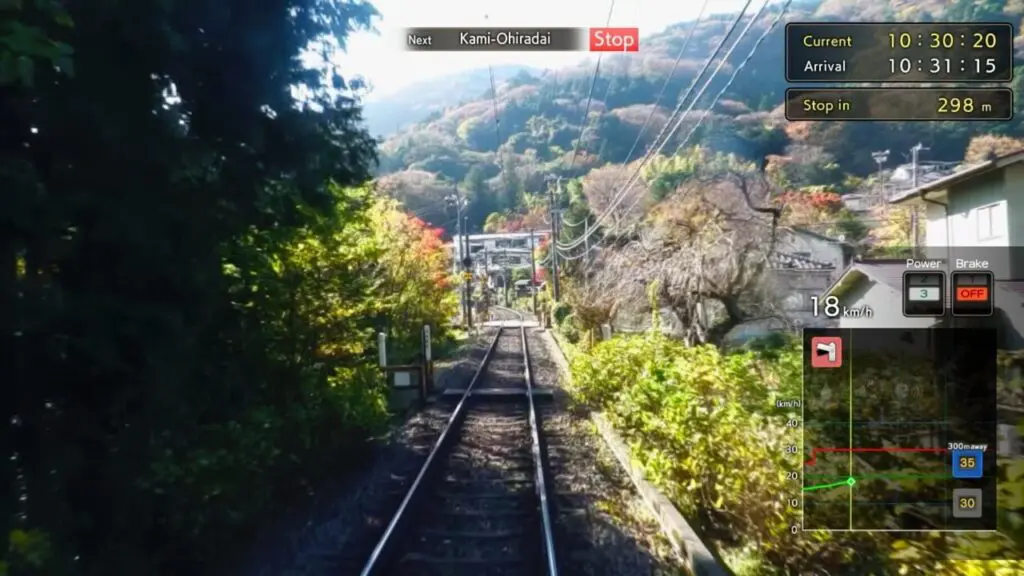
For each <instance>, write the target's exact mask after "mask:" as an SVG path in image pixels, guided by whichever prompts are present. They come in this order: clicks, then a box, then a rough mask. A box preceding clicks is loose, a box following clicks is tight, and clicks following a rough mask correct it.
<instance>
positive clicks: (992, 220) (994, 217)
mask: <svg viewBox="0 0 1024 576" xmlns="http://www.w3.org/2000/svg"><path fill="white" fill-rule="evenodd" d="M998 210H999V204H992V205H990V206H982V207H981V208H978V209H977V213H978V240H991V239H993V238H998V237H999V220H998V217H999V212H998Z"/></svg>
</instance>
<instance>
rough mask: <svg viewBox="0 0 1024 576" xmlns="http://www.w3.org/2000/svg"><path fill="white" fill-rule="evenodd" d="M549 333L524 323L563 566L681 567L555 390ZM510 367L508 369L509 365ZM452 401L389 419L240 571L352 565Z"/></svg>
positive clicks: (465, 377)
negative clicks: (347, 473)
mask: <svg viewBox="0 0 1024 576" xmlns="http://www.w3.org/2000/svg"><path fill="white" fill-rule="evenodd" d="M493 335H494V332H493V329H489V330H485V333H484V334H481V336H480V337H479V338H477V339H476V341H475V342H473V343H472V344H471V345H468V346H466V347H465V348H464V349H463V350H461V351H460V354H459V358H457V360H456V361H455V362H452V363H449V365H448V366H446V367H445V368H444V370H443V371H439V374H438V376H439V378H438V388H445V387H462V386H465V385H466V384H468V383H469V380H470V378H471V377H472V375H473V373H474V372H475V371H476V368H477V366H478V365H479V362H480V360H481V359H482V358H483V355H484V352H485V351H486V348H487V345H488V344H490V342H491V340H492V338H493ZM549 339H550V335H548V334H545V333H543V332H542V331H540V330H538V329H535V328H528V329H527V341H528V344H529V348H530V355H531V358H530V360H531V366H530V367H531V371H532V373H533V378H534V383H535V385H537V386H538V387H547V388H553V389H555V390H556V395H555V401H554V402H551V401H540V402H538V409H539V410H540V414H539V420H540V423H541V426H542V429H543V434H544V436H545V437H546V440H547V450H548V461H549V464H550V477H549V480H548V481H549V482H550V484H551V487H550V491H551V493H552V500H553V503H554V510H553V512H554V516H555V525H556V533H555V539H556V540H555V541H556V549H557V550H558V551H559V557H558V564H559V568H560V572H561V573H562V574H567V575H568V574H571V575H587V576H605V575H608V576H611V575H616V576H640V575H645V576H647V575H667V574H685V573H686V572H685V570H684V568H683V567H682V566H683V565H682V562H681V561H680V560H679V559H678V558H677V557H676V556H675V555H674V554H673V552H672V548H671V546H670V545H669V543H668V541H667V540H666V539H665V538H664V537H663V536H662V534H661V531H660V529H659V526H658V524H657V523H656V522H655V520H654V518H653V517H652V516H651V514H650V512H649V511H648V510H647V508H645V506H644V504H643V501H642V500H641V498H640V497H639V495H638V494H637V493H636V491H635V490H634V488H633V485H632V484H631V482H630V480H629V478H628V476H627V475H626V474H625V472H624V471H623V470H622V469H621V467H620V466H619V464H618V462H617V461H616V460H615V458H614V456H613V455H612V453H611V452H610V451H609V449H608V448H607V446H605V444H604V442H603V441H602V440H601V439H600V438H599V437H598V436H597V435H596V434H595V433H594V431H593V427H592V424H591V423H590V422H589V420H588V419H587V418H586V417H585V416H583V415H576V414H572V413H570V411H569V403H568V400H567V398H565V397H564V395H563V394H561V393H560V391H559V390H558V387H559V379H560V371H559V368H558V364H557V363H556V361H555V360H554V358H553V354H555V353H556V352H555V351H553V349H552V346H553V344H551V343H550V342H547V341H546V340H549ZM494 368H497V369H498V371H499V373H500V372H505V371H506V370H502V368H503V367H501V366H495V367H494ZM502 375H503V376H504V375H505V374H502ZM507 376H513V374H511V370H509V373H508V374H507ZM499 378H500V377H499ZM450 410H451V406H450V405H446V404H444V403H438V404H430V405H428V406H427V407H426V408H425V409H424V410H422V411H420V412H417V413H415V414H414V415H412V416H411V417H409V418H408V419H407V420H405V421H404V422H402V423H400V424H398V425H396V426H395V427H394V428H393V430H392V432H391V433H390V434H389V436H388V437H387V438H386V439H383V440H381V441H380V442H379V446H378V447H377V449H376V455H375V457H374V458H373V460H372V461H371V462H370V464H369V465H367V466H366V469H365V470H363V471H361V472H359V473H356V474H354V475H353V476H352V477H350V478H348V479H346V480H345V481H344V482H339V485H338V486H335V487H332V488H331V489H330V490H324V491H323V492H322V494H321V496H320V498H319V501H318V504H317V505H316V506H315V507H314V509H312V510H310V511H308V513H304V514H303V515H301V517H299V518H298V519H297V520H290V521H288V522H287V525H285V524H286V523H284V522H282V525H281V526H280V527H278V528H277V529H276V530H275V531H274V534H273V536H272V537H270V538H267V539H265V540H264V541H263V542H262V543H261V544H260V545H259V546H258V547H257V548H256V549H254V551H253V554H252V555H251V557H250V562H249V565H248V566H247V567H246V569H245V570H244V571H241V573H242V574H245V575H246V576H299V575H324V576H326V575H328V574H329V575H331V576H337V575H339V574H340V575H348V574H353V575H355V574H359V572H360V570H361V568H362V566H363V564H364V563H365V561H366V559H367V558H368V556H369V554H370V552H371V551H372V549H373V547H374V545H375V544H376V543H377V541H378V539H379V538H380V536H381V534H382V533H383V531H384V529H385V527H386V526H387V523H388V522H389V521H390V519H391V517H392V515H393V514H394V511H395V510H396V509H397V507H398V505H399V503H400V502H401V499H402V497H403V496H404V494H405V491H406V490H407V489H408V487H409V485H410V484H411V482H412V480H413V478H414V477H415V474H416V472H417V471H418V469H419V467H420V466H421V465H422V463H423V461H424V460H425V458H426V455H427V453H428V452H429V450H430V448H431V446H432V445H433V443H434V441H435V440H436V438H437V436H438V434H439V433H440V431H441V429H442V428H443V426H444V424H445V423H446V421H447V419H448V416H449V415H450ZM340 457H343V456H340ZM410 576H414V575H412V574H411V575H410Z"/></svg>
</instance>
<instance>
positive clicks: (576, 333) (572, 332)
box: [558, 314, 580, 344]
mask: <svg viewBox="0 0 1024 576" xmlns="http://www.w3.org/2000/svg"><path fill="white" fill-rule="evenodd" d="M558 332H559V334H561V335H562V337H564V338H565V339H566V340H567V341H568V342H569V343H570V344H578V343H579V341H580V327H579V321H578V320H577V319H576V316H575V315H574V314H568V315H567V316H565V318H563V319H562V321H561V322H559V323H558Z"/></svg>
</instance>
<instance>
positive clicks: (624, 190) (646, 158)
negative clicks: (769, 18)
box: [560, 0, 770, 250]
mask: <svg viewBox="0 0 1024 576" xmlns="http://www.w3.org/2000/svg"><path fill="white" fill-rule="evenodd" d="M752 1H753V0H747V2H746V3H745V4H744V5H743V9H742V10H741V11H740V13H739V14H738V15H737V16H736V19H735V20H734V21H733V23H732V25H731V26H730V27H729V30H728V31H727V32H726V34H725V35H724V36H723V37H722V40H721V42H719V43H718V46H717V47H716V48H715V51H714V52H713V53H712V54H711V56H709V57H708V59H707V61H706V62H705V63H704V67H703V68H702V69H701V71H700V73H699V74H697V76H695V77H694V79H693V82H691V83H690V86H689V87H688V88H687V91H686V93H685V94H684V95H683V97H682V98H681V99H680V100H679V103H678V104H677V105H676V107H675V109H674V110H673V111H672V114H671V115H670V116H669V118H668V121H667V122H666V123H665V126H664V127H662V129H661V132H659V133H658V135H657V136H656V137H655V139H654V142H655V143H657V142H658V141H661V144H660V145H658V146H652V147H651V148H650V149H649V150H648V151H647V153H646V154H645V155H644V158H643V160H641V161H640V164H639V165H638V166H637V167H636V171H635V172H634V173H633V175H632V176H631V177H630V178H629V180H628V182H627V183H626V185H625V186H624V187H623V188H622V190H620V191H619V193H618V194H617V195H616V197H615V199H614V200H613V201H612V203H611V204H610V205H609V206H608V207H607V208H606V209H605V210H604V212H602V213H601V215H600V216H598V218H597V220H596V221H595V222H594V228H591V231H590V235H592V234H593V233H594V232H595V231H596V230H597V227H599V226H600V225H601V223H602V222H604V220H605V219H606V218H607V217H608V216H609V215H610V214H611V213H612V211H613V210H615V208H617V207H618V205H619V204H620V203H621V202H622V200H623V198H625V197H626V194H627V193H628V191H629V190H630V188H632V186H633V184H634V183H635V182H636V179H637V178H638V177H639V175H640V172H641V170H642V169H643V167H644V165H645V164H646V163H647V162H649V161H650V159H651V158H653V157H654V156H655V155H656V154H658V153H659V152H661V150H662V149H663V148H664V147H665V145H666V144H667V143H668V141H669V140H670V139H671V138H672V134H673V133H675V131H676V130H678V129H679V126H680V125H681V124H682V120H683V119H685V117H686V114H687V113H688V112H689V111H690V110H692V109H693V105H694V104H695V103H696V102H697V100H698V99H699V98H700V96H701V95H702V94H703V93H704V90H706V89H707V86H708V85H710V83H711V81H712V80H714V77H715V75H716V74H717V73H718V71H719V70H721V68H722V66H724V64H725V62H726V61H727V60H728V58H729V53H731V52H732V49H733V48H735V47H736V44H733V46H732V48H730V49H729V53H726V55H725V56H724V57H723V58H722V61H721V62H720V63H719V65H718V68H716V69H715V72H713V73H712V74H711V76H709V77H708V82H707V83H706V84H705V85H704V87H702V88H701V91H700V92H699V93H698V94H697V96H696V97H695V98H694V100H693V102H692V103H691V104H690V106H689V107H688V108H687V110H686V112H683V114H682V116H680V121H679V122H677V123H676V124H675V125H674V126H671V129H670V125H672V121H673V119H674V118H675V117H676V116H679V113H680V110H681V109H682V107H683V105H684V104H685V103H686V100H687V97H688V96H689V95H690V92H692V91H693V88H694V87H695V86H696V85H697V82H698V81H699V80H700V78H701V77H702V76H704V74H705V73H706V72H707V70H708V68H710V67H711V63H712V62H713V61H714V59H715V58H716V57H717V56H718V54H719V53H720V52H721V51H722V48H724V47H725V44H726V42H728V40H729V37H730V36H732V33H733V32H734V31H735V30H736V28H737V27H738V26H739V23H740V21H741V20H743V16H744V15H746V13H747V10H748V9H749V8H750V4H751V3H752ZM769 1H770V0H765V6H767V4H768V2H769ZM763 9H764V7H763V6H762V10H763ZM754 20H755V19H751V24H752V23H753V22H754ZM749 29H750V24H748V25H747V27H746V28H745V29H744V30H743V32H742V33H741V35H740V37H739V39H737V40H736V43H737V44H738V43H739V40H741V39H742V38H743V35H745V34H746V32H747V30H749ZM666 132H667V134H666ZM663 136H664V140H662V137H663ZM587 236H588V235H587V234H585V235H584V236H582V237H580V238H577V239H576V240H574V241H572V242H570V243H569V244H566V245H564V246H560V248H562V249H563V250H571V249H573V248H576V247H577V246H579V245H581V244H583V242H584V241H585V240H586V238H587Z"/></svg>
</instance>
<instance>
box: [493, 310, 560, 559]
mask: <svg viewBox="0 0 1024 576" xmlns="http://www.w3.org/2000/svg"><path fill="white" fill-rule="evenodd" d="M498 308H500V309H503V310H508V311H510V312H512V313H513V314H516V315H517V316H519V337H520V339H521V340H522V343H523V378H524V379H525V380H526V398H527V400H528V402H529V405H530V410H529V414H530V440H531V446H530V451H531V452H532V453H533V467H534V470H535V477H534V485H535V486H536V488H537V499H538V500H539V501H540V519H541V528H542V532H543V535H544V557H545V560H547V568H548V572H547V573H548V576H558V563H557V562H556V560H555V537H554V526H553V524H552V522H551V505H550V502H549V501H548V489H547V481H546V478H545V476H546V475H545V474H544V459H543V456H542V455H543V449H542V447H541V443H540V426H539V425H538V423H537V410H536V409H535V407H534V402H533V372H532V371H531V370H530V348H529V346H527V345H526V324H525V320H526V315H525V314H523V313H522V312H519V311H518V310H512V309H511V308H506V307H504V306H498Z"/></svg>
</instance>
